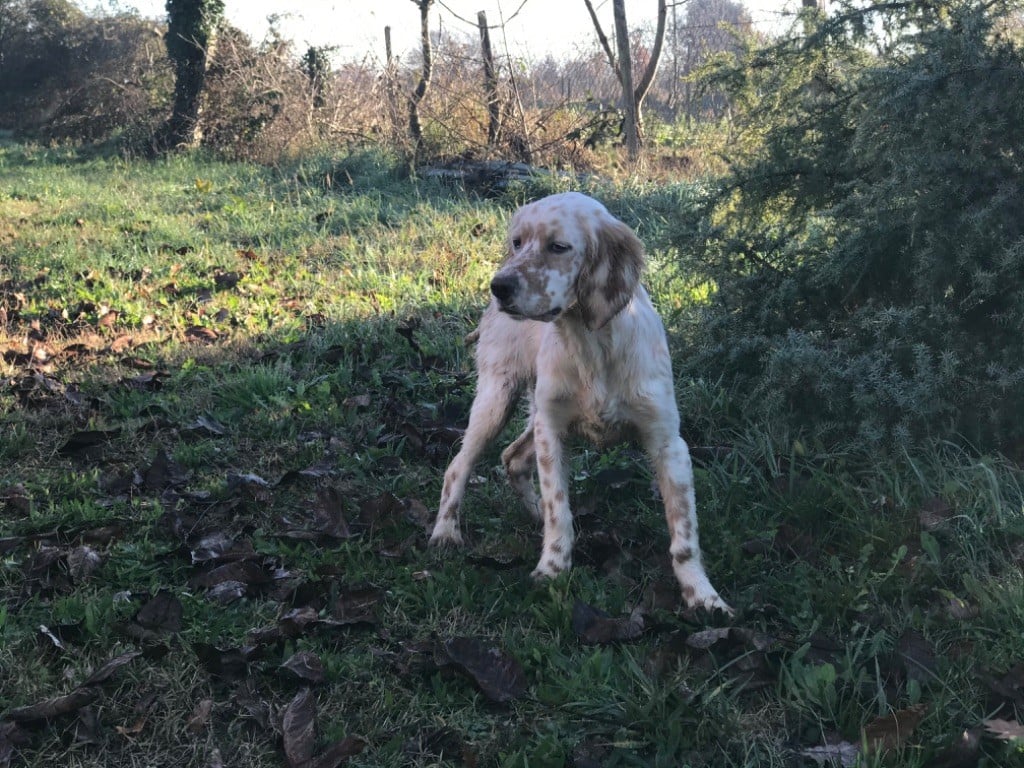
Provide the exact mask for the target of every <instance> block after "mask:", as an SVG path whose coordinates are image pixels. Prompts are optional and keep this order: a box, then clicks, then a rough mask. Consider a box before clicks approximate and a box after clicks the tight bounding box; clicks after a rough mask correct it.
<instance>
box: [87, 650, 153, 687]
mask: <svg viewBox="0 0 1024 768" xmlns="http://www.w3.org/2000/svg"><path fill="white" fill-rule="evenodd" d="M141 655H142V651H128V653H122V654H121V655H120V656H115V657H114V658H112V659H111V660H110V661H108V662H107V663H106V664H104V665H103V666H101V667H100V668H99V669H97V670H96V671H95V672H93V673H92V674H91V675H89V677H87V678H86V679H85V681H84V682H83V683H82V687H83V688H84V687H86V686H90V685H99V684H100V683H105V682H107V680H109V679H110V678H112V677H113V676H114V675H115V674H117V671H118V670H119V669H121V667H124V666H126V665H128V664H131V663H132V662H133V661H135V659H137V658H139V656H141Z"/></svg>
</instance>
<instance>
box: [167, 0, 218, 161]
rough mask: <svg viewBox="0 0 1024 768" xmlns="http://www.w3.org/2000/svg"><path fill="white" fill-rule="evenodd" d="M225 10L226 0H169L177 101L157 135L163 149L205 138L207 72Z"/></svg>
mask: <svg viewBox="0 0 1024 768" xmlns="http://www.w3.org/2000/svg"><path fill="white" fill-rule="evenodd" d="M223 14H224V3H223V0H167V34H166V35H165V37H164V41H165V44H166V45H167V54H168V56H170V58H171V61H172V62H173V64H174V104H173V107H172V109H171V116H170V118H169V119H168V120H167V122H166V123H164V125H163V127H162V128H161V130H160V133H159V135H158V137H157V145H158V147H157V148H158V149H159V150H161V151H165V150H168V149H178V148H189V147H194V146H196V145H198V144H199V141H200V140H201V139H202V131H201V127H200V117H201V115H202V108H203V91H204V89H205V86H206V72H207V69H208V67H209V63H210V60H211V58H212V57H213V49H214V46H215V44H216V38H217V28H218V26H219V24H220V20H221V18H222V17H223Z"/></svg>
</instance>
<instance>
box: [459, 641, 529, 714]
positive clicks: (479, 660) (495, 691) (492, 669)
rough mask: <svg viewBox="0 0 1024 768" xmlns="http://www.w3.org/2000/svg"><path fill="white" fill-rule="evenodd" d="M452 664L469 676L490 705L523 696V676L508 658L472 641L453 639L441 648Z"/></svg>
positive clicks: (504, 654) (496, 649) (498, 651)
mask: <svg viewBox="0 0 1024 768" xmlns="http://www.w3.org/2000/svg"><path fill="white" fill-rule="evenodd" d="M444 649H445V651H446V652H447V654H448V658H449V659H451V661H452V664H454V665H455V668H456V669H458V670H459V671H460V672H462V673H464V674H465V675H466V676H468V677H469V678H470V679H471V680H472V681H473V682H474V683H476V684H477V687H478V688H479V689H480V691H481V692H482V693H483V694H484V696H486V697H487V698H488V699H490V700H491V701H495V702H498V703H499V704H503V703H505V702H508V701H512V699H517V698H519V697H520V696H522V695H523V693H525V692H526V673H525V672H523V668H522V666H520V664H519V662H518V661H517V660H516V659H515V658H514V657H513V656H512V655H510V654H508V653H506V652H505V651H503V650H501V649H500V648H494V647H492V646H490V645H487V644H485V643H484V642H483V641H481V640H477V639H476V638H472V637H453V638H452V639H451V640H448V641H446V642H445V644H444Z"/></svg>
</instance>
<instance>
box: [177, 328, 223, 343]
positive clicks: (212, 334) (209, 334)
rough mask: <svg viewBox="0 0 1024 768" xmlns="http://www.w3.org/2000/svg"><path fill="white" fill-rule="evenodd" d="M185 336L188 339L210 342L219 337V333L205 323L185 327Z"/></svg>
mask: <svg viewBox="0 0 1024 768" xmlns="http://www.w3.org/2000/svg"><path fill="white" fill-rule="evenodd" d="M185 338H186V339H188V340H189V341H201V342H207V343H208V342H211V341H216V340H217V339H219V338H220V334H219V333H217V331H215V330H214V329H213V328H207V327H206V326H205V325H192V326H189V327H188V328H186V329H185Z"/></svg>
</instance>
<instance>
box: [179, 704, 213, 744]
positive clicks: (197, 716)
mask: <svg viewBox="0 0 1024 768" xmlns="http://www.w3.org/2000/svg"><path fill="white" fill-rule="evenodd" d="M211 712H213V699H203V700H202V701H200V702H199V703H198V704H196V706H195V709H193V710H192V715H191V717H189V719H188V722H187V723H186V724H185V728H186V729H188V732H189V733H191V734H194V735H198V734H200V733H202V732H203V731H205V730H206V727H207V726H208V725H209V723H210V713H211Z"/></svg>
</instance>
